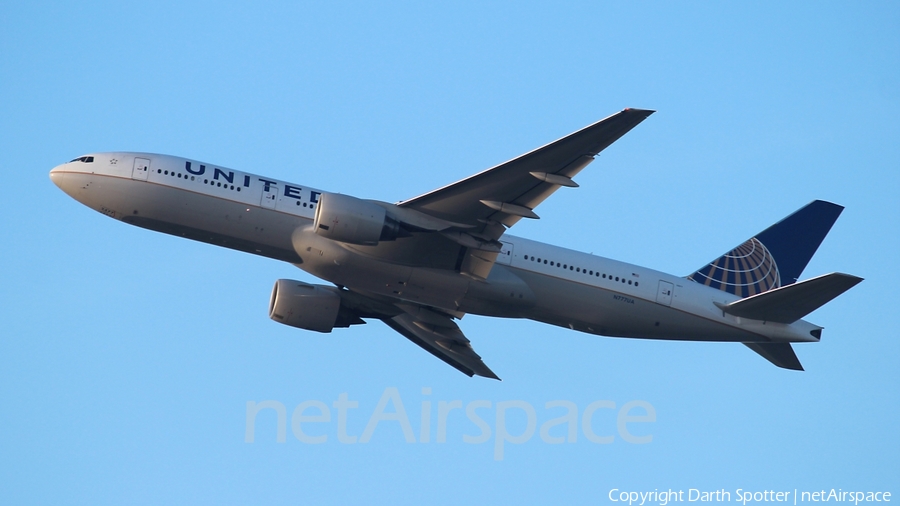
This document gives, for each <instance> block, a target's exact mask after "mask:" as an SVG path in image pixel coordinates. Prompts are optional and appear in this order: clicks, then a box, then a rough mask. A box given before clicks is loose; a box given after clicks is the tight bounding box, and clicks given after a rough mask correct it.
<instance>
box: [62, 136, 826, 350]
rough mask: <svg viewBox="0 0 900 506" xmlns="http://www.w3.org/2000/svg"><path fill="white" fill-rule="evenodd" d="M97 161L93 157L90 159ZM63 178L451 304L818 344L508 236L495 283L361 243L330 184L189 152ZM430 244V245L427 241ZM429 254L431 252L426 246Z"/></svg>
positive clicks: (73, 192) (579, 324)
mask: <svg viewBox="0 0 900 506" xmlns="http://www.w3.org/2000/svg"><path fill="white" fill-rule="evenodd" d="M88 157H90V159H91V160H92V161H90V162H86V161H84V160H87V159H88ZM51 178H52V180H53V182H54V183H55V184H56V185H57V186H59V187H60V188H61V189H63V190H64V191H65V192H66V193H68V194H69V195H70V196H72V197H73V198H75V199H76V200H78V201H79V202H81V203H83V204H85V205H86V206H88V207H91V208H92V209H94V210H96V211H99V212H101V213H103V214H106V215H107V216H110V217H112V218H115V219H117V220H121V221H124V222H126V223H130V224H133V225H137V226H141V227H144V228H149V229H152V230H157V231H160V232H165V233H169V234H173V235H179V236H183V237H187V238H189V239H194V240H198V241H203V242H208V243H211V244H216V245H220V246H225V247H228V248H232V249H237V250H241V251H246V252H248V253H253V254H257V255H262V256H267V257H270V258H275V259H278V260H283V261H286V262H289V263H292V264H294V265H296V266H297V267H299V268H301V269H303V270H305V271H307V272H309V273H310V274H313V275H314V276H317V277H319V278H322V279H324V280H327V281H329V282H331V283H334V284H336V285H341V286H345V287H347V288H349V289H351V290H354V291H358V292H361V293H365V294H372V295H375V296H380V297H383V298H390V299H393V300H396V301H397V302H404V301H406V302H411V303H415V304H421V305H427V306H433V307H439V308H442V309H445V310H447V311H450V312H459V313H474V314H483V315H489V316H502V317H515V318H529V319H532V320H537V321H541V322H545V323H550V324H553V325H559V326H563V327H569V328H571V329H574V330H578V331H582V332H588V333H591V334H598V335H606V336H619V337H636V338H649V339H678V340H702V341H735V342H756V341H762V342H814V341H817V340H818V339H817V338H816V337H815V336H814V335H813V334H811V332H814V331H816V330H819V329H820V327H818V326H815V325H813V324H811V323H808V322H806V321H803V320H799V321H797V322H795V323H792V324H781V323H772V322H763V321H759V320H747V319H741V318H738V317H735V316H731V315H728V314H725V313H724V312H723V311H722V310H721V309H719V308H718V307H717V306H716V305H715V303H716V302H718V303H728V302H732V301H734V300H737V299H738V297H736V296H734V295H731V294H729V293H726V292H724V291H721V290H717V289H714V288H710V287H707V286H704V285H701V284H698V283H695V282H692V281H690V280H687V279H685V278H683V277H679V276H673V275H670V274H665V273H662V272H659V271H655V270H652V269H647V268H644V267H638V266H635V265H631V264H627V263H624V262H618V261H615V260H610V259H607V258H603V257H599V256H595V255H590V254H586V253H580V252H577V251H572V250H569V249H565V248H560V247H557V246H552V245H549V244H544V243H540V242H536V241H531V240H528V239H523V238H519V237H514V236H511V235H508V234H505V235H503V237H502V238H501V241H502V242H503V250H502V252H501V254H500V255H499V257H498V259H497V262H496V264H495V265H494V267H493V269H492V270H491V274H490V276H489V277H488V279H487V280H486V281H482V280H477V279H473V278H471V277H469V276H466V275H463V274H460V273H459V272H458V270H455V269H454V265H455V263H456V261H457V259H458V252H459V247H460V246H459V245H458V244H456V243H453V242H452V241H449V240H447V239H446V238H443V237H442V236H441V235H440V234H433V235H434V240H433V244H431V245H430V246H428V249H425V250H424V251H423V250H422V242H423V241H421V240H420V241H418V242H417V244H418V246H417V247H418V249H417V250H416V249H411V248H407V247H405V246H406V244H407V239H404V238H399V239H397V240H396V241H391V242H382V243H379V244H378V245H376V246H354V245H349V244H345V243H340V242H336V241H332V240H330V239H326V238H323V237H321V236H319V235H316V234H315V233H313V231H312V227H311V224H312V222H313V218H314V216H315V209H316V205H317V204H318V202H319V196H320V195H321V194H322V193H323V192H322V191H321V190H317V189H314V188H309V187H307V186H304V185H299V184H294V183H288V182H285V181H279V180H276V179H272V178H267V177H262V176H257V175H254V174H250V173H245V172H238V171H234V170H231V169H225V168H223V167H220V166H216V165H212V164H207V163H201V162H198V161H195V160H186V159H184V158H178V157H172V156H166V155H156V154H145V153H96V154H92V155H87V156H86V157H82V159H81V161H77V160H76V161H73V162H69V163H66V164H63V165H60V166H58V167H56V168H55V169H53V171H52V172H51ZM426 243H427V241H426ZM423 253H427V254H423Z"/></svg>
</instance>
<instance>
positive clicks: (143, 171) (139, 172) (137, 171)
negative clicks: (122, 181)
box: [131, 158, 150, 181]
mask: <svg viewBox="0 0 900 506" xmlns="http://www.w3.org/2000/svg"><path fill="white" fill-rule="evenodd" d="M148 175H150V160H148V159H147V158H135V159H134V169H132V171H131V179H135V180H138V181H146V180H147V176H148Z"/></svg>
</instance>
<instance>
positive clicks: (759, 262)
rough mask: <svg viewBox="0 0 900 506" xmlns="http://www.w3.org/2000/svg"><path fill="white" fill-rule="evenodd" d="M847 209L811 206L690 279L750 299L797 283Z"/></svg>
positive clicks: (826, 204) (827, 204)
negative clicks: (835, 223)
mask: <svg viewBox="0 0 900 506" xmlns="http://www.w3.org/2000/svg"><path fill="white" fill-rule="evenodd" d="M843 210H844V208H843V207H842V206H839V205H837V204H832V203H831V202H825V201H824V200H815V201H813V202H810V203H809V204H807V205H806V206H805V207H803V208H802V209H800V210H798V211H797V212H795V213H794V214H792V215H790V216H788V217H787V218H785V219H783V220H781V221H779V222H778V223H776V224H774V225H772V226H771V227H769V228H767V229H765V230H763V231H762V232H760V233H759V234H757V235H756V236H754V237H752V238H750V239H748V240H747V241H746V242H744V243H743V244H741V245H740V246H738V247H736V248H734V249H733V250H731V251H729V252H728V253H725V254H724V255H722V256H721V257H719V258H717V259H716V260H713V261H712V262H710V263H709V264H708V265H706V266H704V267H703V268H702V269H700V270H698V271H697V272H695V273H693V274H691V275H690V276H688V277H687V278H688V279H690V280H691V281H696V282H697V283H701V284H704V285H707V286H711V287H713V288H718V289H719V290H723V291H726V292H728V293H732V294H734V295H737V296H738V297H749V296H751V295H756V294H758V293H762V292H765V291H767V290H771V289H773V288H778V287H780V286H787V285H790V284H792V283H794V282H796V281H797V279H798V278H799V277H800V274H801V273H802V272H803V269H805V268H806V265H807V264H808V263H809V260H810V259H811V258H812V256H813V254H815V252H816V250H817V249H818V248H819V245H820V244H822V240H823V239H825V236H826V235H827V234H828V231H830V230H831V226H832V225H834V222H835V221H836V220H837V219H838V216H840V215H841V211H843Z"/></svg>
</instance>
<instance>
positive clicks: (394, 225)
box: [313, 193, 403, 245]
mask: <svg viewBox="0 0 900 506" xmlns="http://www.w3.org/2000/svg"><path fill="white" fill-rule="evenodd" d="M313 229H314V230H315V231H316V234H318V235H320V236H322V237H326V238H328V239H331V240H333V241H340V242H347V243H350V244H362V245H373V244H378V242H379V241H393V240H394V239H396V238H397V237H398V236H400V235H402V232H403V231H402V229H401V228H400V222H398V221H397V220H395V219H394V218H391V217H390V216H388V214H387V211H386V210H385V208H383V207H381V206H379V205H378V204H374V203H372V202H369V201H366V200H362V199H358V198H356V197H351V196H349V195H341V194H338V193H323V194H322V195H320V196H319V203H318V205H317V206H316V218H315V221H314V222H313Z"/></svg>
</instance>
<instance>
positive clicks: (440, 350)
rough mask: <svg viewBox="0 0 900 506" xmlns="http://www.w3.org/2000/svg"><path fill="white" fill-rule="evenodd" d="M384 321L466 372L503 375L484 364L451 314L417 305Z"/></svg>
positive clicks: (495, 376) (492, 375)
mask: <svg viewBox="0 0 900 506" xmlns="http://www.w3.org/2000/svg"><path fill="white" fill-rule="evenodd" d="M382 321H383V322H384V323H386V324H387V326H389V327H390V328H392V329H394V330H396V331H397V332H399V333H400V334H401V335H403V337H405V338H407V339H409V340H410V341H412V342H414V343H416V344H417V345H419V346H420V347H422V348H423V349H424V350H425V351H427V352H428V353H431V354H432V355H434V356H435V357H437V358H439V359H441V360H443V361H444V362H446V363H448V364H450V365H451V366H453V367H455V368H456V369H457V370H458V371H460V372H462V373H463V374H466V375H468V376H473V375H475V374H477V375H479V376H484V377H485V378H493V379H496V380H499V379H500V378H498V377H497V375H496V374H494V371H492V370H490V369H489V368H488V366H486V365H484V362H482V361H481V357H480V356H479V355H478V354H477V353H475V350H473V349H472V345H471V344H469V340H468V339H466V336H465V335H463V333H462V331H461V330H459V327H458V326H457V325H456V323H455V322H454V321H453V320H452V319H450V317H449V316H444V315H440V314H438V313H436V312H434V311H431V310H429V309H426V308H417V311H416V313H415V314H414V313H411V312H404V313H402V314H399V315H397V316H394V317H393V318H385V319H383V320H382Z"/></svg>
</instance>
